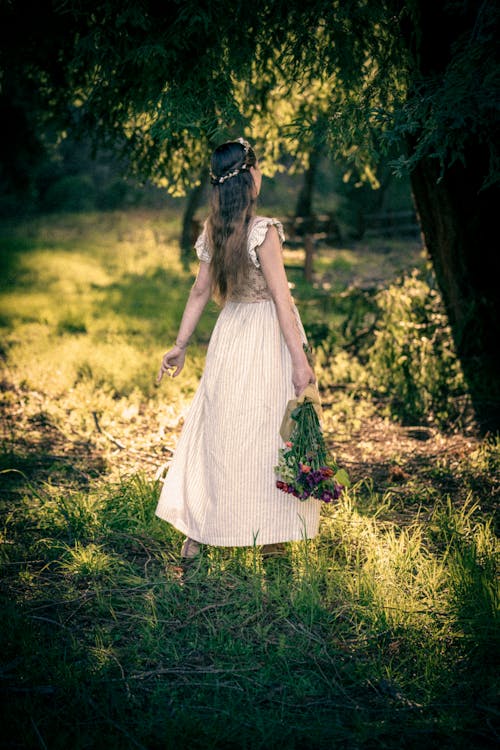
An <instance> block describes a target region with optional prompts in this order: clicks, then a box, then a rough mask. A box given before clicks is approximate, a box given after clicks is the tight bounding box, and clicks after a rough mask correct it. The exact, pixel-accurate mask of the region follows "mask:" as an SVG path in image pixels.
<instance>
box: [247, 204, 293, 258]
mask: <svg viewBox="0 0 500 750" xmlns="http://www.w3.org/2000/svg"><path fill="white" fill-rule="evenodd" d="M270 226H273V227H276V229H277V230H278V235H279V238H280V242H281V244H283V242H284V241H285V232H284V231H283V225H282V223H281V221H278V219H271V218H268V217H260V216H259V217H258V218H257V219H255V220H254V222H253V224H252V227H251V229H250V233H249V235H248V254H249V256H250V259H251V261H252V263H253V264H254V266H255V267H256V268H260V262H259V259H258V257H257V249H258V248H259V247H260V246H261V245H262V243H263V242H264V240H265V239H266V235H267V228H268V227H270Z"/></svg>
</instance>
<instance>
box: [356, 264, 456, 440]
mask: <svg viewBox="0 0 500 750" xmlns="http://www.w3.org/2000/svg"><path fill="white" fill-rule="evenodd" d="M376 302H377V304H378V306H379V308H380V311H381V315H380V316H379V318H378V322H377V325H376V330H375V340H374V343H373V344H372V345H371V347H370V349H369V351H368V361H367V368H368V379H369V383H370V385H371V387H372V388H373V389H375V390H376V391H378V392H379V393H381V394H382V395H384V396H387V397H388V403H389V407H390V410H391V412H392V414H393V415H394V416H396V417H398V418H399V419H401V420H402V421H403V422H404V423H407V424H410V423H419V422H422V421H431V422H432V421H434V422H436V423H437V424H438V425H439V426H440V427H444V426H446V425H449V424H450V422H453V421H456V420H457V419H458V418H459V416H460V413H461V408H460V402H461V398H460V397H463V395H464V393H465V385H464V380H463V376H462V372H461V369H460V365H459V362H458V360H457V357H456V355H455V351H454V347H453V340H452V336H451V329H450V327H449V325H448V320H447V317H446V314H445V311H444V307H443V303H442V300H441V298H440V295H439V293H438V292H437V290H436V289H434V288H433V287H432V286H430V285H429V284H428V283H427V281H425V280H424V279H423V278H421V275H420V273H419V272H418V271H416V270H415V271H413V272H412V273H411V274H410V275H408V276H406V277H404V278H403V279H402V281H400V282H398V283H395V284H392V285H391V286H389V287H388V288H387V289H384V290H382V291H380V292H379V293H378V294H377V297H376Z"/></svg>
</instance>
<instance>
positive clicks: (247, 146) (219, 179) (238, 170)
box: [210, 138, 250, 185]
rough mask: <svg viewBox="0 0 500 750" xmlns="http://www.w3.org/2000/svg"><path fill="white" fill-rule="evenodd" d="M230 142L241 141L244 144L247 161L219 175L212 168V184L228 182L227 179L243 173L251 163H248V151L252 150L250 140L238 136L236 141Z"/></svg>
mask: <svg viewBox="0 0 500 750" xmlns="http://www.w3.org/2000/svg"><path fill="white" fill-rule="evenodd" d="M228 143H239V144H241V145H242V146H243V151H244V154H245V161H244V162H243V164H242V165H241V167H237V168H236V169H232V170H231V171H230V172H226V174H223V175H221V176H220V177H218V176H217V175H216V174H214V173H213V172H212V170H210V182H211V183H212V185H222V183H224V182H226V180H230V179H231V177H236V175H237V174H241V172H245V171H246V170H247V169H248V167H249V165H248V164H247V157H248V152H249V150H250V144H249V142H248V141H246V140H245V139H244V138H237V139H236V141H228Z"/></svg>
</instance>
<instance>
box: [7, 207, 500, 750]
mask: <svg viewBox="0 0 500 750" xmlns="http://www.w3.org/2000/svg"><path fill="white" fill-rule="evenodd" d="M177 231H178V219H176V218H175V217H168V216H166V217H165V216H163V217H160V216H159V215H158V214H154V213H151V214H145V213H140V214H133V213H130V214H122V213H116V214H101V215H96V214H93V215H78V216H67V215H66V216H62V217H57V216H55V217H54V216H53V217H50V218H39V219H36V220H32V221H30V222H28V223H26V224H24V225H23V226H17V225H16V224H14V223H13V224H10V225H7V224H5V225H4V226H3V240H2V253H3V254H2V267H3V271H4V273H3V274H2V276H1V279H2V281H1V282H0V283H1V325H2V352H1V354H2V362H3V372H2V382H1V390H0V396H1V399H0V407H1V416H2V418H1V425H2V441H1V451H0V471H2V473H1V474H0V477H1V491H0V511H1V516H0V575H1V581H2V585H1V591H0V595H1V608H0V619H1V629H0V635H1V653H2V659H1V667H0V677H1V682H0V686H1V688H2V703H1V706H2V708H1V714H2V715H1V726H2V731H1V735H0V746H1V747H6V748H51V750H52V749H54V750H57V749H58V748H61V749H63V748H64V750H66V748H78V749H80V748H81V749H82V750H83V748H107V750H112V749H113V748H120V749H122V748H148V750H150V749H153V750H154V749H156V748H158V750H160V749H161V750H164V749H167V750H168V749H169V748H172V749H174V748H175V749H177V748H184V747H186V748H187V747H190V748H228V749H229V748H235V749H236V748H249V749H250V748H251V749H252V750H253V748H262V749H264V748H266V749H267V748H278V747H287V748H288V747H289V748H292V749H293V748H296V749H297V750H299V749H302V748H334V749H335V750H337V748H339V749H342V750H344V749H345V750H357V749H358V748H359V749H363V750H365V748H366V749H368V748H391V749H392V748H394V749H396V748H398V750H399V748H403V749H404V748H417V747H418V748H420V747H421V746H422V745H424V746H427V747H429V748H444V749H445V750H448V749H449V750H452V749H453V750H455V749H457V748H458V750H461V749H462V748H463V750H466V749H467V750H469V748H487V747H494V746H496V744H497V741H498V734H499V729H498V716H499V714H498V710H499V709H498V703H497V695H498V653H499V648H498V647H499V643H498V632H499V630H498V588H497V578H496V575H497V563H498V541H497V537H496V535H495V529H494V510H495V507H496V501H497V498H498V489H499V487H498V476H500V441H499V440H498V439H495V438H494V437H491V438H489V439H487V440H484V441H480V440H478V439H476V438H474V437H473V436H472V435H470V434H465V435H462V434H460V432H458V431H457V425H456V424H455V432H454V433H452V434H450V433H449V431H448V432H446V431H444V432H442V431H440V430H439V428H438V426H436V425H435V424H434V423H430V425H431V426H430V427H427V428H425V429H428V430H430V432H429V435H431V436H432V437H430V438H429V439H428V441H427V442H422V441H418V440H413V442H412V441H411V440H412V439H411V437H408V435H407V433H406V432H404V430H403V428H401V427H400V425H399V424H398V423H397V422H394V421H392V419H390V417H389V415H390V413H391V412H390V410H389V409H388V408H386V407H387V404H386V402H385V401H384V400H383V399H382V400H377V399H376V398H374V397H373V394H371V393H370V382H369V381H368V380H367V376H366V371H367V363H368V364H370V361H371V360H370V356H371V355H370V351H372V349H371V347H373V345H374V338H373V336H372V335H371V334H370V333H368V334H366V336H365V334H363V331H364V330H365V329H367V330H368V329H369V328H370V326H372V325H373V324H374V323H375V322H376V320H377V316H378V315H380V311H378V309H377V307H376V301H375V295H376V294H377V293H378V292H377V291H376V290H375V291H373V290H372V286H373V284H374V283H375V285H377V284H378V283H379V282H378V281H377V279H374V277H373V269H374V268H375V267H376V265H377V263H376V262H375V261H374V256H376V255H377V252H378V251H377V248H373V253H371V254H370V248H369V247H364V248H361V249H359V252H358V253H356V251H355V249H352V248H351V249H335V248H325V249H323V250H321V253H320V256H319V257H318V259H317V265H316V270H317V271H318V272H319V274H320V275H319V276H318V279H317V283H316V286H315V287H313V288H311V287H310V286H309V285H306V284H305V283H304V282H303V280H302V275H301V270H300V252H299V253H295V254H293V253H289V254H288V255H287V265H290V266H292V268H291V269H290V271H289V276H290V279H291V281H292V283H294V284H295V294H296V296H297V299H298V301H299V305H300V309H301V313H302V316H303V319H304V322H305V324H306V326H308V327H309V329H310V331H311V333H312V334H314V335H316V337H317V340H316V349H317V351H316V354H317V361H318V375H319V377H320V384H321V386H322V392H323V397H324V398H323V400H324V401H325V404H326V408H325V414H324V428H325V434H326V437H327V440H328V442H329V444H330V445H332V446H333V447H334V449H335V451H336V452H337V453H338V454H339V459H340V460H341V461H342V459H343V460H344V462H345V463H346V464H347V465H348V467H349V469H350V471H351V475H352V478H353V486H352V487H351V489H350V491H349V494H347V495H345V496H344V498H343V499H342V501H341V502H340V503H338V504H336V505H334V506H324V507H323V510H322V520H321V526H320V534H319V535H318V537H317V538H316V539H314V540H313V541H308V542H301V543H290V544H288V545H287V546H286V554H285V556H284V557H283V558H282V559H276V560H269V561H263V560H262V558H261V555H260V553H259V550H258V549H225V548H209V547H206V548H204V549H203V552H202V555H201V556H200V558H199V559H197V560H196V561H194V562H193V563H191V564H188V565H181V564H180V561H179V548H180V543H181V535H180V534H179V533H178V532H176V531H175V530H174V529H173V528H172V527H171V526H169V525H168V524H165V523H164V522H162V521H160V520H158V519H157V518H156V517H155V516H154V509H155V506H156V502H157V497H158V491H159V480H158V479H155V475H156V472H157V470H158V468H159V467H161V466H162V464H164V463H165V462H167V461H168V458H169V455H170V452H169V451H170V450H171V449H174V448H175V441H176V438H177V435H178V434H179V430H180V428H181V426H182V415H183V413H185V409H186V408H187V406H188V404H189V402H190V399H191V397H192V394H193V392H194V389H195V388H196V385H197V383H198V379H199V376H200V373H201V370H202V366H203V359H204V353H205V350H206V344H207V341H208V338H209V334H210V330H211V327H212V325H213V322H214V319H215V316H216V308H215V307H211V308H210V309H209V310H208V311H207V314H206V316H205V317H204V319H203V321H202V324H201V327H200V330H199V332H198V334H197V336H196V339H195V343H194V345H193V347H192V349H191V350H190V355H189V362H188V366H187V368H186V373H185V374H183V376H182V377H181V378H179V379H177V380H169V381H167V382H165V383H164V384H163V385H162V387H161V388H160V389H156V388H155V387H154V385H153V380H154V377H155V375H156V371H157V367H158V363H159V359H160V357H161V354H162V352H163V351H164V349H165V348H166V347H167V346H168V345H169V343H170V341H171V339H172V337H173V336H174V335H175V332H176V326H177V323H178V320H179V315H180V313H181V311H182V305H183V300H184V298H185V295H186V293H187V291H188V289H189V286H190V284H191V283H192V278H193V275H192V274H193V271H194V266H193V267H192V269H187V270H186V269H184V268H183V267H182V265H181V264H180V263H179V260H178V250H177V247H176V244H175V236H176V232H177ZM390 250H391V253H392V254H393V255H392V256H391V258H389V257H387V258H386V261H387V265H386V268H385V269H384V273H385V274H386V275H387V279H386V281H387V285H388V286H389V285H390V284H391V283H392V282H393V281H394V278H395V277H394V276H393V275H392V273H393V272H394V274H396V275H397V274H398V273H399V272H400V270H401V268H402V267H403V266H404V258H406V257H407V252H410V253H413V256H412V260H413V261H415V263H416V264H417V265H418V263H419V262H420V261H419V260H418V257H419V253H417V252H416V251H415V248H414V247H413V245H412V246H411V247H409V246H408V245H405V244H404V243H402V244H401V245H396V244H395V243H392V245H391V248H390ZM293 266H295V268H294V267H293ZM390 269H392V270H390ZM408 270H410V269H408ZM349 278H350V279H351V282H352V284H353V286H352V287H349V283H350V282H349ZM356 279H357V280H358V281H359V279H362V283H361V281H360V282H359V283H358V284H357V285H356ZM346 285H347V287H348V289H349V291H348V292H347V293H346ZM391 289H392V290H393V291H392V292H391V294H393V295H397V287H396V286H395V287H391ZM322 326H323V328H322ZM325 326H326V329H325V328H324V327H325ZM360 333H361V334H362V336H361V338H360V340H361V341H362V342H366V343H363V344H362V346H361V348H360V349H359V350H354V349H353V348H352V347H350V346H349V342H350V341H352V340H353V338H354V337H356V336H358V335H359V334H360ZM346 345H347V346H346ZM410 376H411V373H409V375H408V377H410ZM371 377H373V376H371ZM404 429H406V428H404ZM421 429H424V428H421ZM99 430H100V431H99ZM120 446H122V447H120ZM363 446H364V447H363ZM363 450H364V452H363ZM398 472H399V473H398Z"/></svg>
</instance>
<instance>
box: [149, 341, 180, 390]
mask: <svg viewBox="0 0 500 750" xmlns="http://www.w3.org/2000/svg"><path fill="white" fill-rule="evenodd" d="M185 358H186V350H185V349H181V347H180V346H177V344H176V345H175V346H173V347H172V349H169V350H168V352H167V353H166V354H164V355H163V359H162V361H161V367H160V371H159V373H158V377H157V378H156V384H157V385H159V384H160V383H161V379H162V377H163V376H164V375H165V373H166V374H167V375H171V377H173V378H176V377H177V375H178V374H179V373H180V371H181V370H182V368H183V367H184V360H185ZM171 370H174V372H171Z"/></svg>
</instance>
